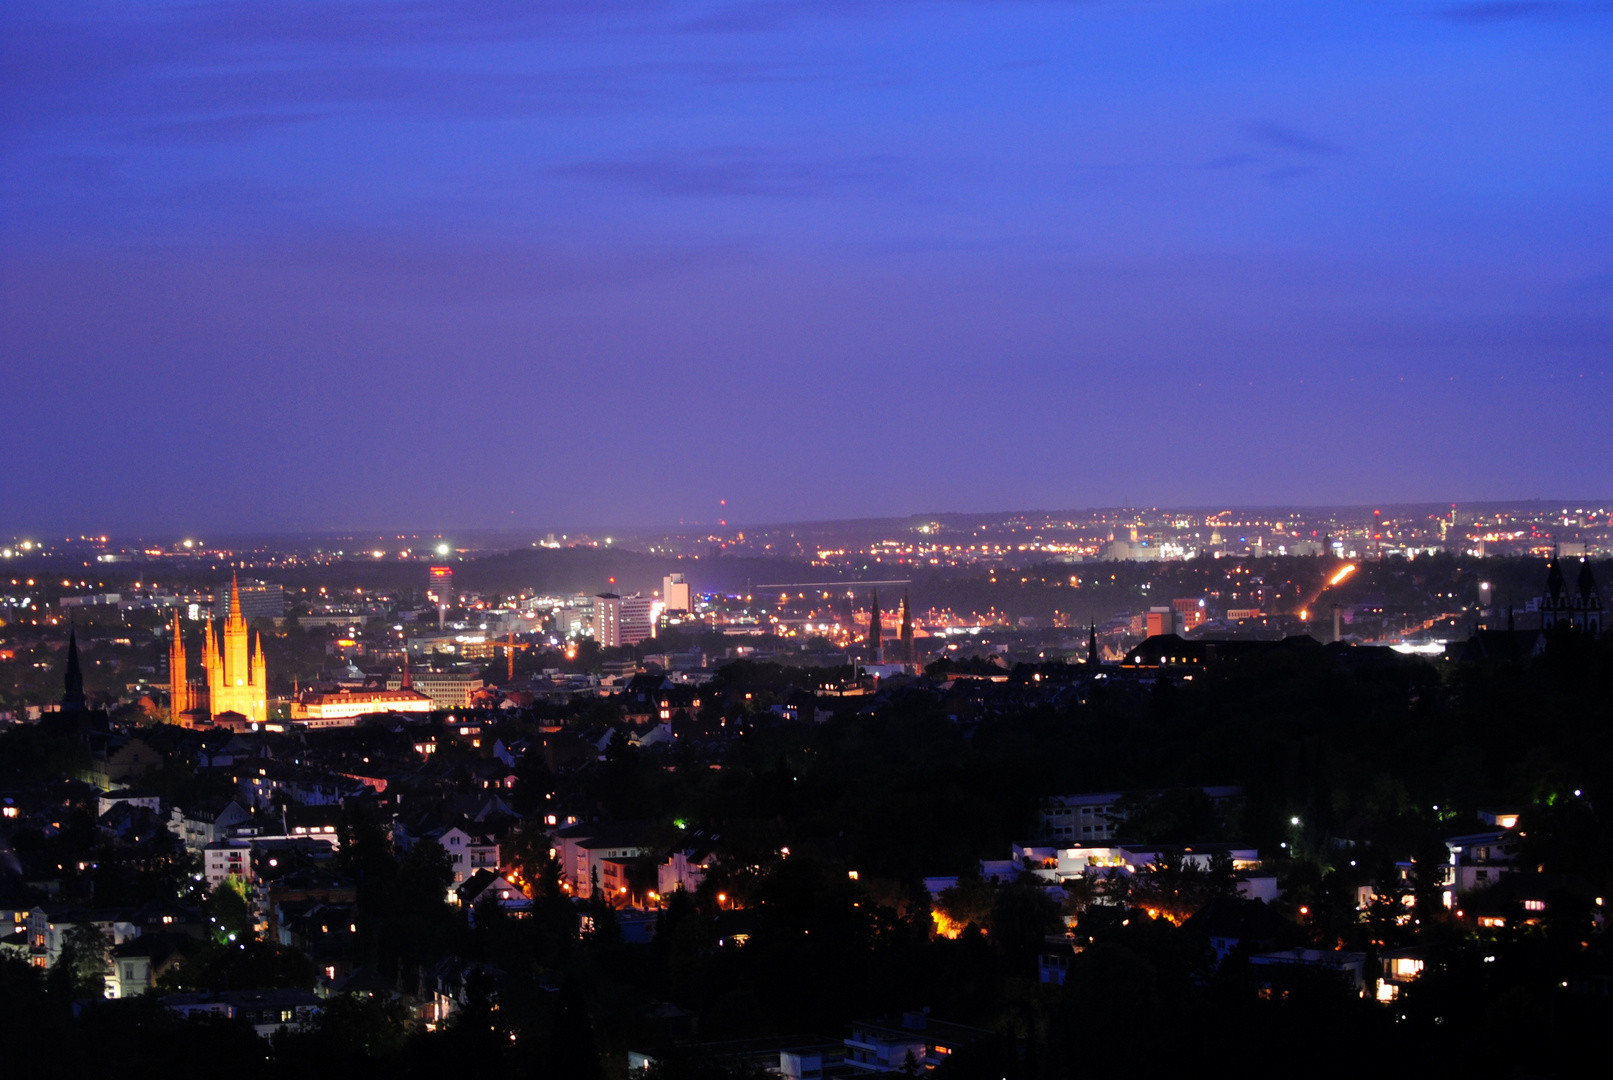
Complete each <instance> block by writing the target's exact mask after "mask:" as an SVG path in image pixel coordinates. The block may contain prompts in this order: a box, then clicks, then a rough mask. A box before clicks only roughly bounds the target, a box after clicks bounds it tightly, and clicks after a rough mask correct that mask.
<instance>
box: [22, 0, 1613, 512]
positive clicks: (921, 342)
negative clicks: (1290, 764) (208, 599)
mask: <svg viewBox="0 0 1613 1080" xmlns="http://www.w3.org/2000/svg"><path fill="white" fill-rule="evenodd" d="M534 12H536V14H534ZM0 185H3V186H0V242H3V262H0V404H3V413H0V415H3V416H4V432H5V436H6V439H5V445H6V447H7V450H8V453H7V454H6V459H5V467H4V469H3V470H0V527H4V528H7V529H27V528H44V527H49V528H63V529H65V528H72V529H84V528H93V529H130V528H138V529H165V530H174V531H183V530H187V529H211V530H228V531H235V530H238V529H259V528H276V529H278V528H321V527H336V528H346V527H367V526H373V527H387V526H414V527H461V528H463V527H467V526H471V525H499V524H504V525H523V526H524V525H536V526H553V527H566V526H569V527H573V528H575V527H577V526H579V525H586V524H616V523H655V522H672V521H676V520H678V519H680V518H684V519H689V520H696V519H706V520H710V519H713V518H715V517H716V516H717V513H718V510H717V500H718V499H720V498H727V499H728V500H729V507H728V511H727V516H728V517H729V518H730V520H735V521H759V520H783V519H799V518H812V517H830V516H855V515H876V514H896V513H904V512H917V511H925V510H975V509H987V508H1000V507H1048V506H1086V505H1100V504H1115V503H1120V502H1133V503H1178V504H1181V503H1191V504H1203V503H1210V502H1218V501H1219V502H1225V503H1243V504H1250V503H1256V504H1258V503H1272V502H1295V501H1297V502H1311V503H1315V502H1341V501H1380V500H1381V501H1405V500H1414V499H1431V500H1438V499H1477V498H1518V497H1530V496H1582V495H1583V496H1590V495H1606V494H1613V483H1610V481H1613V453H1610V450H1609V438H1610V434H1613V423H1610V422H1609V421H1610V417H1609V403H1610V401H1613V394H1610V390H1613V383H1610V379H1609V370H1610V368H1613V365H1610V363H1609V361H1610V359H1613V357H1610V355H1609V353H1610V347H1613V242H1610V241H1613V209H1610V206H1613V203H1610V196H1613V8H1610V6H1609V5H1607V4H1604V3H1599V2H1592V0H1584V2H1574V3H1460V2H1435V3H1429V2H1400V3H1391V2H1383V0H1378V2H1374V0H1348V2H1338V3H1334V2H1329V0H1293V2H1288V3H1260V2H1242V3H1230V2H1214V0H1197V2H1186V0H1176V2H1172V0H1136V2H1113V3H1101V2H1085V3H1029V2H1027V3H1019V2H1007V0H999V2H988V0H979V2H972V3H971V2H921V0H911V2H894V0H802V2H792V0H762V2H740V3H674V2H656V0H621V2H612V0H592V2H570V0H542V2H535V0H533V2H529V0H520V2H517V0H508V2H482V3H475V2H468V3H467V2H458V3H455V2H448V0H443V2H440V3H437V2H424V0H375V2H357V0H347V2H339V0H306V2H277V0H252V2H246V0H243V2H231V3H166V4H156V3H140V2H136V0H112V2H105V3H75V2H72V0H8V2H7V3H6V4H4V5H3V6H0Z"/></svg>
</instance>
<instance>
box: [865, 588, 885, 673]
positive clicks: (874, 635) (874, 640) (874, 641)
mask: <svg viewBox="0 0 1613 1080" xmlns="http://www.w3.org/2000/svg"><path fill="white" fill-rule="evenodd" d="M883 636H884V627H883V626H881V625H880V621H879V590H878V589H875V590H874V591H873V592H871V593H869V594H868V648H869V651H870V652H872V653H873V657H874V661H873V662H874V663H876V664H878V663H881V662H882V656H881V653H880V646H879V639H880V638H881V637H883Z"/></svg>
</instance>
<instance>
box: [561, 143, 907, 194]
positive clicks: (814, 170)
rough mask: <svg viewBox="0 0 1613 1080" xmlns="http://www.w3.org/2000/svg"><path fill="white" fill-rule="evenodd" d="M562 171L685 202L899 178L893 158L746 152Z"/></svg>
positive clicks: (819, 190)
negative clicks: (818, 157) (811, 157)
mask: <svg viewBox="0 0 1613 1080" xmlns="http://www.w3.org/2000/svg"><path fill="white" fill-rule="evenodd" d="M556 171H557V172H558V173H560V174H561V175H564V176H572V177H578V178H582V179H588V180H602V181H607V182H610V183H616V184H621V185H625V186H628V187H633V188H638V189H640V190H642V191H647V192H650V193H651V194H655V195H664V196H675V197H683V198H730V197H735V196H739V197H760V198H790V199H799V198H811V197H821V196H826V195H831V194H835V193H837V192H842V191H846V190H848V189H852V188H858V187H867V186H870V185H877V186H890V185H891V184H893V183H894V182H895V180H896V177H895V163H894V161H893V159H890V158H885V157H859V158H851V159H841V160H807V159H801V158H791V157H788V156H785V155H782V154H778V153H774V152H771V151H766V150H746V149H727V150H711V151H696V152H692V153H684V154H665V155H659V156H654V157H643V158H627V159H617V160H598V161H583V162H577V163H574V164H571V165H563V166H561V167H560V168H558V169H557V170H556Z"/></svg>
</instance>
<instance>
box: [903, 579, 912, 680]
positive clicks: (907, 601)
mask: <svg viewBox="0 0 1613 1080" xmlns="http://www.w3.org/2000/svg"><path fill="white" fill-rule="evenodd" d="M901 635H902V663H904V664H911V663H913V601H912V596H911V593H910V592H909V590H907V589H903V590H902V629H901Z"/></svg>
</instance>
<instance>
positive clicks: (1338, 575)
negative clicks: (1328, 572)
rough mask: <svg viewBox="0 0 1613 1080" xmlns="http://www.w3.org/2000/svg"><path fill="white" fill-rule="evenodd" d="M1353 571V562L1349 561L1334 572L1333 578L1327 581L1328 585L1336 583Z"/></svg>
mask: <svg viewBox="0 0 1613 1080" xmlns="http://www.w3.org/2000/svg"><path fill="white" fill-rule="evenodd" d="M1353 573H1355V564H1354V563H1350V564H1349V565H1348V566H1346V567H1345V568H1344V569H1342V570H1340V571H1339V572H1338V573H1336V574H1334V575H1333V579H1332V580H1331V581H1329V582H1328V584H1329V585H1337V584H1338V583H1339V582H1341V581H1343V580H1344V579H1345V578H1347V577H1349V576H1350V575H1351V574H1353Z"/></svg>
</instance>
